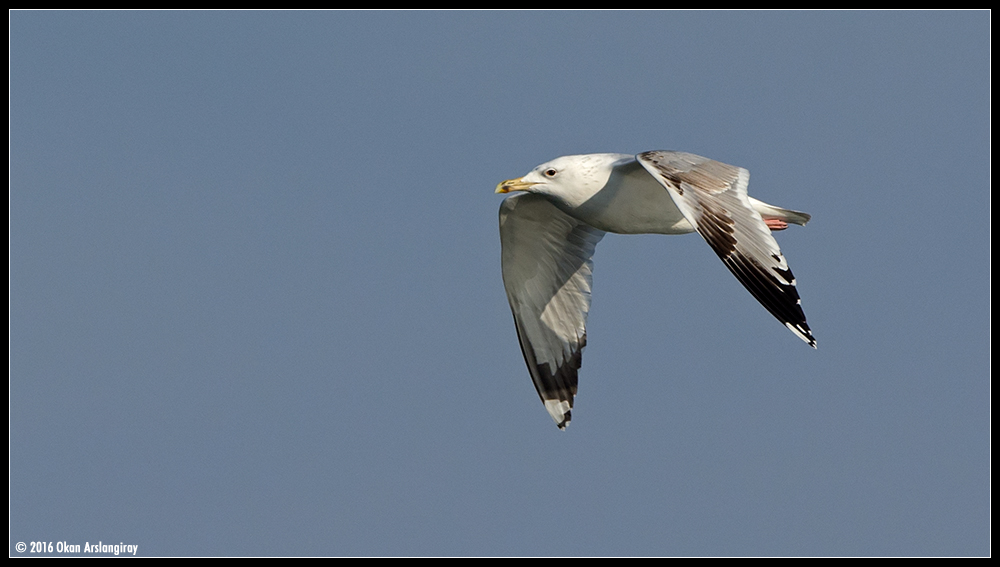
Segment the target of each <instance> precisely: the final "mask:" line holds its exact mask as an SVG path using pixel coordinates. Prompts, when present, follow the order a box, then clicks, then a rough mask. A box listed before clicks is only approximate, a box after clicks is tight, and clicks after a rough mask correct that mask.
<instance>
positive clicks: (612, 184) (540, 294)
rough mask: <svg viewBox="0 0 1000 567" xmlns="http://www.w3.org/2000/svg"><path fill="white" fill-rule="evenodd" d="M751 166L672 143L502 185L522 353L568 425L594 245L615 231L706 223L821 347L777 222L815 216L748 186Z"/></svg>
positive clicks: (545, 399) (548, 169)
mask: <svg viewBox="0 0 1000 567" xmlns="http://www.w3.org/2000/svg"><path fill="white" fill-rule="evenodd" d="M749 180H750V173H749V172H748V171H747V170H745V169H743V168H741V167H735V166H732V165H727V164H724V163H721V162H718V161H714V160H711V159H708V158H704V157H701V156H696V155H694V154H688V153H682V152H670V151H651V152H643V153H641V154H639V155H635V156H633V155H628V154H589V155H578V156H565V157H560V158H556V159H554V160H552V161H550V162H548V163H543V164H542V165H539V166H538V167H536V168H535V169H533V170H532V171H531V172H530V173H528V174H527V175H525V176H524V177H520V178H518V179H510V180H507V181H504V182H502V183H500V184H499V185H497V188H496V192H497V193H509V192H512V191H521V192H523V193H522V194H519V195H515V196H511V197H508V198H507V199H504V201H503V203H501V205H500V244H501V248H502V252H501V263H502V266H503V283H504V288H505V289H506V290H507V299H508V301H510V308H511V311H512V312H513V313H514V326H515V328H516V329H517V338H518V341H520V343H521V352H522V353H524V361H525V362H526V363H527V365H528V371H529V372H530V373H531V379H532V381H534V383H535V388H536V389H537V390H538V395H539V396H540V397H541V398H542V403H544V404H545V409H546V410H548V412H549V415H551V416H552V419H554V420H555V422H556V425H558V426H559V429H565V428H566V424H568V423H569V421H570V410H572V408H573V398H574V396H576V388H577V371H578V370H579V368H580V362H581V358H580V357H581V352H582V350H583V347H584V346H585V345H586V344H587V312H588V311H590V288H591V273H592V270H593V261H592V258H593V256H594V248H595V247H596V246H597V243H598V242H600V240H601V238H602V237H604V234H605V233H606V232H614V233H618V234H650V233H654V234H686V233H689V232H695V231H697V232H698V233H699V234H701V235H702V237H704V238H705V240H706V241H707V242H708V244H709V246H711V247H712V249H713V250H715V253H716V254H718V255H719V258H721V259H722V262H723V263H724V264H725V265H726V267H727V268H729V271H731V272H732V273H733V275H734V276H736V279H738V280H739V281H740V283H742V284H743V286H744V287H746V288H747V291H749V292H750V294H751V295H753V296H754V297H755V298H756V299H757V301H759V302H760V303H761V305H763V306H764V308H765V309H767V310H768V311H769V312H770V313H771V314H772V315H774V316H775V317H776V318H777V319H778V321H781V323H782V324H784V325H785V326H786V327H788V329H789V330H790V331H792V332H793V333H795V335H796V336H798V337H799V338H800V339H802V340H803V341H805V342H806V343H808V344H809V345H810V346H812V347H813V348H816V339H814V338H813V335H812V332H811V331H810V330H809V325H807V324H806V316H805V313H803V312H802V306H801V302H800V300H799V294H798V292H797V291H796V290H795V278H794V277H793V276H792V272H791V270H789V269H788V264H787V263H786V262H785V257H784V256H783V255H782V254H781V250H780V249H779V248H778V243H777V242H776V241H775V240H774V237H773V236H771V231H773V230H782V229H785V228H787V227H788V223H793V224H799V225H804V224H806V222H808V221H809V215H808V214H806V213H800V212H798V211H791V210H788V209H782V208H779V207H775V206H772V205H768V204H766V203H763V202H761V201H758V200H756V199H754V198H752V197H749V196H748V195H747V183H748V182H749Z"/></svg>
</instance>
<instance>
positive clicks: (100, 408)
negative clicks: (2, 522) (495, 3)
mask: <svg viewBox="0 0 1000 567" xmlns="http://www.w3.org/2000/svg"><path fill="white" fill-rule="evenodd" d="M989 54H990V14H989V13H988V12H983V11H979V12H939V11H933V12H860V13H855V12H832V13H831V12H792V13H789V12H732V13H730V12H695V13H686V12H627V13H617V12H529V13H522V12H499V13H494V12H461V13H453V12H361V13H355V12H278V13H274V12H235V13H234V12H194V13H191V12H127V13H120V12H82V13H78V12H12V13H11V14H10V335H11V336H10V553H11V554H12V555H15V556H18V555H31V554H30V553H24V554H20V553H18V552H17V551H15V543H16V542H19V541H23V542H31V541H52V542H57V541H66V542H68V543H70V544H77V543H78V544H81V545H82V544H83V543H85V542H90V543H95V542H97V541H98V540H101V541H103V542H104V543H108V542H112V543H119V542H124V543H126V544H136V545H138V546H139V555H147V556H148V555H758V554H764V555H988V554H989V553H990V539H989V537H990V527H989V521H990V507H989V502H990V476H989V470H990V469H989V466H990V433H989V431H990V288H989V281H990V277H989V276H990V246H989V237H990V220H991V219H990V153H989V151H990V150H989V148H990V60H989ZM652 149H668V150H683V151H688V152H693V153H696V154H700V155H704V156H708V157H711V158H713V159H717V160H720V161H724V162H726V163H731V164H734V165H739V166H742V167H745V168H747V169H749V170H750V172H751V180H750V193H751V195H753V196H755V197H757V198H760V199H762V200H764V201H767V202H769V203H772V204H775V205H779V206H783V207H788V208H793V209H798V210H803V211H807V212H809V213H811V214H812V215H813V219H812V222H810V223H809V225H808V226H806V227H804V228H803V227H792V228H790V229H789V230H787V231H784V232H781V233H777V235H776V236H777V238H778V241H779V243H780V244H781V246H782V250H783V251H784V253H785V256H786V258H787V259H788V262H789V265H790V266H791V268H792V270H793V271H794V273H795V275H796V277H797V278H798V289H799V291H800V294H801V296H802V303H803V307H804V309H805V313H806V315H807V317H808V320H809V324H810V326H811V327H812V330H813V332H814V334H815V336H816V339H817V341H818V345H819V348H818V350H813V349H811V348H809V347H808V346H807V345H805V344H804V343H803V342H802V341H801V340H799V339H798V338H797V337H795V336H794V335H793V334H791V333H790V332H789V331H788V330H787V329H785V328H784V327H782V326H781V325H780V324H779V323H778V322H776V321H775V320H774V318H773V317H771V316H770V315H769V314H768V313H767V312H766V311H765V310H764V309H763V308H762V307H761V306H760V305H758V304H757V302H756V301H755V300H754V299H753V298H752V297H751V296H750V294H748V293H747V292H746V291H745V290H744V289H743V288H742V286H741V285H740V284H739V283H738V282H737V281H736V279H735V278H733V277H732V276H731V275H730V274H729V272H728V271H727V270H726V269H725V267H724V266H723V265H722V263H721V262H719V260H718V258H717V257H716V256H715V254H714V253H713V252H712V250H711V249H710V248H709V246H708V245H707V244H706V243H705V242H704V241H703V240H702V239H701V238H700V237H699V236H697V235H685V236H651V235H643V236H617V235H609V236H608V237H606V238H605V239H604V241H602V243H601V244H600V245H599V246H598V248H597V253H596V256H595V274H594V295H593V308H592V311H591V317H590V326H589V333H588V338H589V346H588V347H587V349H586V350H585V351H584V361H583V369H582V371H581V374H580V392H579V396H578V397H577V402H576V407H575V409H574V412H573V422H572V424H571V425H570V426H569V428H568V429H567V431H565V432H560V431H559V430H558V429H557V428H556V426H555V424H554V423H553V422H552V420H551V418H549V416H548V415H547V414H546V412H545V410H544V408H543V407H542V404H541V402H540V401H539V399H538V396H537V394H536V393H535V389H534V387H533V386H532V383H531V380H530V378H529V376H528V372H527V369H526V368H525V365H524V361H523V359H522V356H521V352H520V349H519V347H518V344H517V338H516V336H515V331H514V325H513V321H512V318H511V314H510V310H509V307H508V305H507V300H506V297H505V295H504V290H503V284H502V282H501V278H500V243H499V237H498V232H497V211H498V208H499V205H500V201H501V200H502V198H503V197H502V196H501V195H495V194H494V193H493V189H494V187H495V186H496V184H497V183H498V182H499V181H501V180H504V179H508V178H511V177H516V176H520V175H523V174H524V173H526V172H528V171H529V170H530V169H532V168H533V167H534V166H535V165H537V164H539V163H542V162H545V161H548V160H549V159H552V158H554V157H557V156H560V155H567V154H578V153H592V152H626V153H637V152H640V151H644V150H652Z"/></svg>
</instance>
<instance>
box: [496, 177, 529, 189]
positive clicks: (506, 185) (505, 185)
mask: <svg viewBox="0 0 1000 567" xmlns="http://www.w3.org/2000/svg"><path fill="white" fill-rule="evenodd" d="M532 185H538V183H537V182H535V181H524V178H523V177H518V178H517V179H508V180H507V181H501V182H500V184H499V185H497V190H496V192H497V193H510V192H511V191H527V190H528V188H529V187H531V186H532Z"/></svg>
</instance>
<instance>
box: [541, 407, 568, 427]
mask: <svg viewBox="0 0 1000 567" xmlns="http://www.w3.org/2000/svg"><path fill="white" fill-rule="evenodd" d="M545 409H546V411H548V412H549V415H551V416H552V419H553V420H554V421H555V422H556V425H558V426H559V429H566V424H568V423H569V418H568V417H567V414H568V413H569V411H570V410H571V409H572V408H571V407H570V405H569V402H567V401H565V400H545Z"/></svg>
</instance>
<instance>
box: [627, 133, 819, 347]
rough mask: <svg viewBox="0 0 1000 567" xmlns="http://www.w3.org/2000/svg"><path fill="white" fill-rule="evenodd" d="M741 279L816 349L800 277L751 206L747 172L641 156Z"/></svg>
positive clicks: (668, 156)
mask: <svg viewBox="0 0 1000 567" xmlns="http://www.w3.org/2000/svg"><path fill="white" fill-rule="evenodd" d="M636 159H638V160H639V163H641V164H642V166H643V167H644V168H646V171H648V172H649V173H650V174H651V175H652V176H653V177H654V178H655V179H656V180H657V181H659V182H660V184H661V185H663V186H664V187H665V188H666V189H667V191H668V192H669V193H670V197H671V198H672V199H673V200H674V203H676V204H677V208H679V209H680V210H681V213H682V214H683V215H684V218H686V219H687V220H688V222H690V223H691V224H692V225H694V227H695V228H696V229H697V230H698V232H699V233H700V234H701V235H702V236H703V237H704V238H705V240H707V241H708V243H709V245H711V247H712V249H714V250H715V253H716V254H718V255H719V258H722V261H723V263H725V264H726V267H727V268H729V271H731V272H732V273H733V275H734V276H736V279H738V280H739V281H740V283H742V284H743V286H744V287H746V288H747V290H748V291H750V293H751V294H752V295H753V296H754V297H755V298H757V301H759V302H760V303H761V305H763V306H764V308H765V309H767V310H768V311H769V312H770V313H771V315H774V316H775V317H777V318H778V320H779V321H781V322H782V323H783V324H784V325H785V326H786V327H788V328H789V329H790V330H791V331H792V332H793V333H795V334H796V335H798V336H799V337H800V338H801V339H802V340H804V341H805V342H807V343H809V345H810V346H812V347H813V348H816V339H814V338H813V336H812V332H811V331H810V330H809V325H807V324H806V316H805V313H803V312H802V306H801V301H800V300H799V293H798V292H797V291H796V290H795V277H794V276H792V271H791V270H789V269H788V264H787V263H786V262H785V257H784V256H783V255H782V254H781V250H780V249H779V248H778V243H777V242H776V241H775V240H774V237H773V236H771V231H770V229H768V227H767V225H766V224H765V223H764V219H762V218H761V216H760V213H758V212H757V211H756V210H754V208H753V207H752V206H751V205H750V199H749V198H748V197H747V183H748V182H749V181H750V172H748V171H747V170H745V169H743V168H740V167H735V166H732V165H727V164H724V163H721V162H718V161H714V160H710V159H708V158H704V157H701V156H696V155H694V154H687V153H682V152H666V151H653V152H644V153H641V154H639V155H638V156H636Z"/></svg>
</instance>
